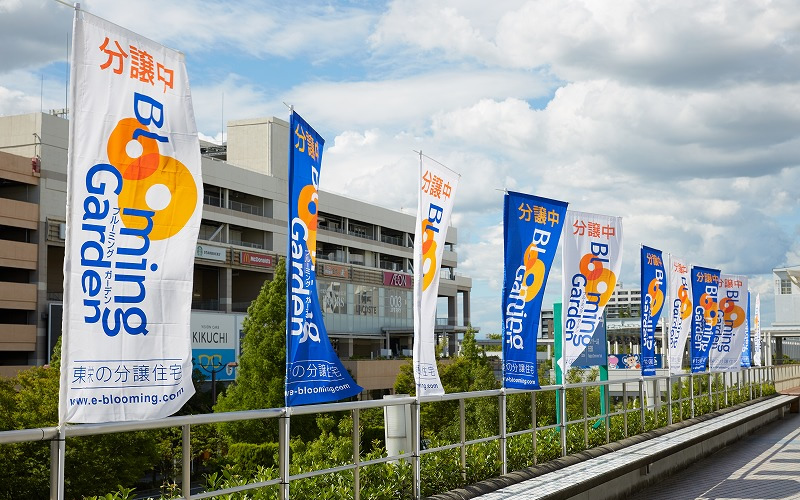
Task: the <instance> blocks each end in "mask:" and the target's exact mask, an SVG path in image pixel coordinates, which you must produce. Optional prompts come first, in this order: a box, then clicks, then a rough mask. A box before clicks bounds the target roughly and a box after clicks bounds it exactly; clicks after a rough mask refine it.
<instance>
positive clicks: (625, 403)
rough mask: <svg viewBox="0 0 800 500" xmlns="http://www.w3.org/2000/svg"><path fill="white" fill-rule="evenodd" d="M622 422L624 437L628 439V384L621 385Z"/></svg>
mask: <svg viewBox="0 0 800 500" xmlns="http://www.w3.org/2000/svg"><path fill="white" fill-rule="evenodd" d="M622 421H623V423H624V426H623V427H624V429H625V437H628V383H627V382H623V383H622Z"/></svg>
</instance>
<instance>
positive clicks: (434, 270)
mask: <svg viewBox="0 0 800 500" xmlns="http://www.w3.org/2000/svg"><path fill="white" fill-rule="evenodd" d="M459 177H460V176H459V175H458V174H457V173H455V172H453V171H452V170H450V169H448V168H447V167H445V166H443V165H441V164H439V163H436V162H435V161H429V162H423V155H422V153H420V157H419V198H418V205H417V227H416V231H415V232H414V359H413V362H414V381H415V382H416V386H417V396H426V395H438V394H444V387H443V386H442V381H441V380H440V379H439V370H438V368H437V366H436V336H435V334H434V329H435V327H436V302H437V300H436V299H437V297H438V294H439V271H440V268H441V262H442V253H443V251H444V245H445V237H446V236H447V228H448V226H449V225H450V215H451V214H452V212H453V197H454V195H455V192H456V187H457V186H458V180H459Z"/></svg>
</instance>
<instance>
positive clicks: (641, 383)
mask: <svg viewBox="0 0 800 500" xmlns="http://www.w3.org/2000/svg"><path fill="white" fill-rule="evenodd" d="M639 406H640V408H639V415H640V416H641V420H642V427H641V432H644V431H645V416H644V412H645V406H647V403H646V402H645V400H644V378H642V377H639Z"/></svg>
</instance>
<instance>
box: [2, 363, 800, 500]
mask: <svg viewBox="0 0 800 500" xmlns="http://www.w3.org/2000/svg"><path fill="white" fill-rule="evenodd" d="M776 375H777V376H779V377H782V378H783V377H785V378H789V379H791V378H794V377H800V366H795V367H780V366H778V367H773V366H770V367H754V368H749V369H744V370H742V371H740V372H736V373H731V374H723V373H711V374H709V373H702V374H681V375H674V376H672V377H666V376H656V377H646V378H644V377H639V378H632V379H624V380H607V381H589V382H581V383H569V384H565V385H549V386H544V387H542V388H541V389H539V390H527V391H526V390H516V389H495V390H485V391H475V392H466V393H453V394H444V395H441V396H424V397H420V398H415V397H395V398H393V399H383V400H371V401H353V402H341V403H328V404H318V405H308V406H299V407H289V408H270V409H263V410H251V411H236V412H228V413H212V414H202V415H188V416H175V417H169V418H165V419H159V420H151V421H140V422H119V423H105V424H77V425H67V426H65V427H64V428H63V429H61V430H59V429H58V428H56V427H48V428H39V429H26V430H16V431H5V432H0V445H4V444H11V443H24V442H35V441H50V442H51V498H56V492H57V488H58V471H57V470H55V469H56V468H57V464H58V455H57V453H58V441H59V440H66V439H69V438H73V437H79V436H95V435H101V434H109V433H118V432H130V431H141V430H151V429H163V428H180V429H181V443H182V446H181V448H182V464H181V486H186V488H184V489H183V490H182V492H183V495H184V496H183V497H182V498H185V499H187V500H188V499H203V498H215V497H218V496H221V495H227V494H231V493H237V492H242V491H247V490H254V489H257V488H266V487H271V488H278V489H279V497H280V498H281V499H288V498H290V491H291V488H290V486H291V484H292V482H295V481H302V480H304V479H308V478H312V477H316V476H321V475H325V474H341V473H347V474H351V476H350V477H351V479H350V480H351V481H352V488H353V498H354V499H355V500H359V499H360V496H361V475H360V472H361V471H362V470H363V469H364V468H365V467H370V466H374V465H378V464H385V463H389V462H396V461H405V462H406V463H408V464H410V467H411V471H412V473H411V477H412V479H411V482H412V485H411V491H412V496H413V498H417V499H418V498H421V497H422V496H423V484H425V483H424V481H425V480H426V478H425V477H422V469H421V463H422V462H423V461H424V459H425V457H427V456H430V455H433V454H437V453H447V452H451V451H453V452H454V451H456V450H457V451H458V456H459V459H458V460H459V463H460V469H461V474H462V479H463V481H467V470H468V468H469V464H468V460H467V450H468V449H469V447H471V446H478V445H482V446H491V447H494V446H496V453H497V458H496V464H497V465H498V466H499V467H498V469H497V470H494V471H493V472H494V473H495V474H494V475H495V476H496V475H498V474H505V473H507V472H508V471H509V469H510V467H509V464H511V468H513V469H516V468H521V467H525V466H527V465H531V464H536V463H537V461H538V460H539V459H538V458H537V457H538V456H539V454H542V455H543V456H544V457H545V460H549V459H552V458H556V456H566V455H567V454H569V453H572V452H575V451H578V450H580V449H585V448H588V447H590V446H597V445H598V444H605V443H609V442H611V441H613V440H617V439H621V438H623V437H628V436H629V435H631V434H634V433H638V432H643V431H646V430H650V429H651V428H656V427H659V426H661V425H668V424H671V423H674V422H678V421H682V420H685V419H686V418H690V417H694V416H696V415H698V414H701V413H707V412H710V411H714V410H716V409H719V408H722V407H726V406H729V405H732V404H736V403H738V402H743V401H749V400H753V399H756V398H759V397H761V396H763V395H764V387H765V384H768V385H774V384H775V377H776ZM597 388H600V389H602V390H600V391H599V393H600V399H601V401H600V410H599V411H598V410H597V405H595V404H592V405H590V404H589V403H588V399H589V397H590V395H591V397H595V396H596V395H597V392H598V391H597V390H596V389H597ZM662 388H663V390H662ZM676 391H677V392H676ZM520 398H522V399H520ZM525 398H530V406H529V407H528V408H529V410H525V409H524V408H525V407H526V404H527V403H525V401H524V399H525ZM553 399H555V401H556V402H557V404H554V405H553V404H550V402H551V401H552V400H553ZM476 401H483V403H481V404H482V406H481V408H483V409H484V410H485V409H486V408H491V409H492V410H491V411H496V413H495V415H496V417H497V420H496V422H495V423H496V427H495V430H496V433H493V434H492V435H480V434H477V433H476V429H468V426H467V410H468V407H469V411H470V412H472V411H474V410H475V409H476V408H478V406H476V405H475V402H476ZM487 401H488V403H487ZM520 401H522V403H525V404H523V405H522V406H520ZM509 402H512V403H514V408H515V410H514V411H511V410H509V409H508V404H509ZM454 403H457V416H456V415H453V418H454V419H455V418H457V419H458V422H459V437H458V439H457V440H455V441H454V442H436V443H432V445H429V446H423V444H424V442H425V440H424V439H423V438H424V437H425V436H426V435H428V433H426V432H425V431H426V427H430V425H429V424H430V422H423V418H422V416H423V414H422V413H421V407H422V406H427V405H449V406H447V408H449V409H451V410H453V412H454V413H455V411H456V410H455V406H454ZM495 404H496V406H495ZM397 405H409V406H410V410H411V411H410V415H411V426H410V434H411V435H410V440H409V443H410V449H409V450H407V451H406V450H402V451H401V452H400V453H397V454H393V455H390V454H389V453H382V454H381V456H379V457H377V458H370V459H365V458H366V457H364V456H362V451H361V448H360V443H361V437H362V436H361V427H360V413H361V412H362V411H366V410H370V409H375V408H387V407H391V406H397ZM487 405H488V406H487ZM519 408H523V410H520V409H519ZM495 409H496V410H495ZM336 412H350V413H351V415H352V443H353V448H352V449H353V451H352V459H351V461H350V462H349V463H344V464H338V465H335V466H333V467H327V468H321V469H316V470H306V471H301V472H295V473H290V452H289V450H290V447H289V443H290V435H291V419H292V417H294V416H299V415H309V414H327V413H336ZM512 414H513V415H514V416H515V418H516V419H517V420H519V418H520V417H522V422H523V424H520V423H519V422H517V423H516V426H515V425H514V422H512V421H511V420H510V419H511V417H512ZM274 418H276V419H279V455H278V466H277V477H275V478H272V479H269V480H265V481H260V482H256V483H249V484H239V485H237V486H232V487H226V488H223V489H218V490H215V491H205V492H202V493H199V494H192V493H191V488H190V485H191V460H192V456H193V455H192V452H191V428H192V427H193V426H198V425H205V424H219V423H224V422H235V421H243V420H255V419H274ZM453 421H455V420H453ZM524 422H527V424H524ZM620 422H621V425H612V424H619V423H620ZM515 427H521V428H515ZM577 432H582V434H583V436H582V438H583V439H582V443H581V442H578V443H576V442H574V441H575V440H573V441H572V442H570V440H569V439H568V435H572V434H575V433H577ZM556 437H557V438H558V440H557V441H556ZM509 443H511V444H512V445H513V446H512V448H513V452H512V453H511V456H510V454H509V451H510V450H509ZM520 444H525V445H526V446H527V445H530V447H529V448H527V449H525V450H523V451H522V452H520V451H519V450H518V449H517V448H519V445H520ZM68 445H69V443H67V446H68ZM547 447H550V450H551V452H552V453H551V455H550V456H547V450H546V449H544V448H547ZM527 450H532V452H529V451H527ZM126 451H127V452H135V450H119V452H120V453H125V452H126ZM540 452H542V453H540ZM554 455H555V456H554ZM484 460H486V458H485V457H484Z"/></svg>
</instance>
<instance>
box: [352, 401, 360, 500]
mask: <svg viewBox="0 0 800 500" xmlns="http://www.w3.org/2000/svg"><path fill="white" fill-rule="evenodd" d="M359 415H360V414H359V410H358V408H354V409H353V464H354V465H355V468H354V469H353V500H359V499H360V498H361V478H360V477H359V472H360V468H359V464H360V463H361V425H360V423H359Z"/></svg>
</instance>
